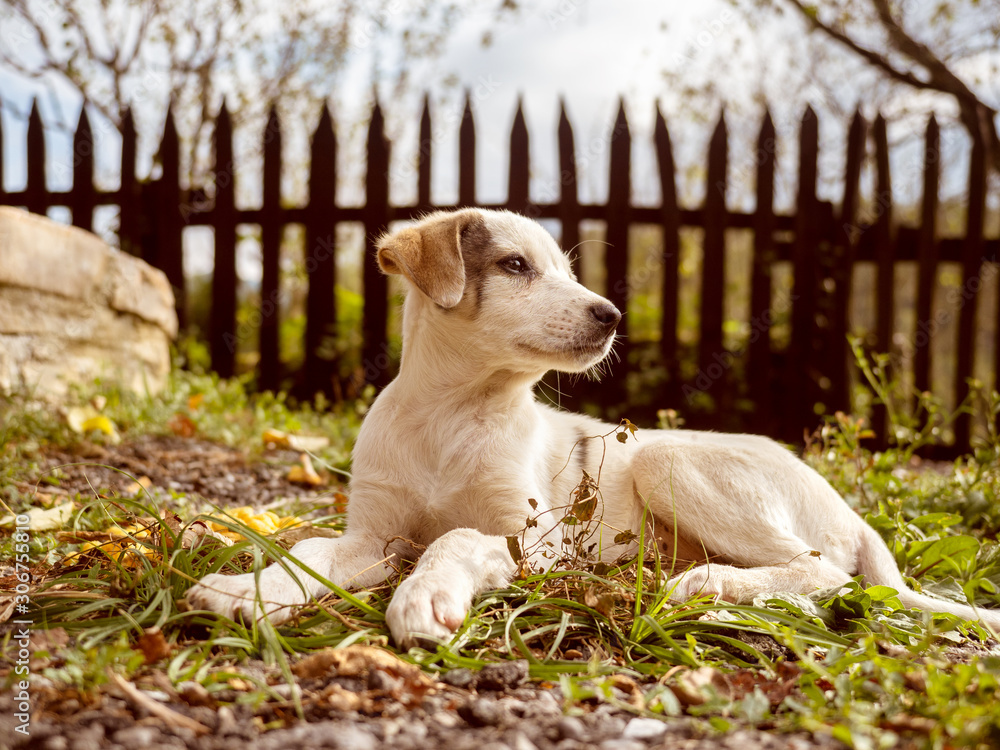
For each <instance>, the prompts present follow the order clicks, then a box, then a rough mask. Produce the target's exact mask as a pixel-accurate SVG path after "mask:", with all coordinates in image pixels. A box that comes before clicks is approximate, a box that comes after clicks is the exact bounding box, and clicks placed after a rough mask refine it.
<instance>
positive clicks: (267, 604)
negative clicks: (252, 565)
mask: <svg viewBox="0 0 1000 750" xmlns="http://www.w3.org/2000/svg"><path fill="white" fill-rule="evenodd" d="M277 572H278V573H279V574H280V575H275V571H273V570H272V569H271V568H268V569H267V570H263V571H261V573H260V575H259V579H258V577H257V576H255V575H254V574H253V573H244V574H243V575H236V576H224V575H220V574H218V573H211V574H209V575H207V576H205V577H204V578H202V579H201V581H199V582H198V583H196V584H195V585H194V586H192V587H191V588H189V589H188V590H187V593H186V594H185V597H184V598H185V599H186V600H187V602H188V604H189V605H191V606H192V607H193V608H195V609H207V610H210V611H212V612H218V613H219V614H220V615H225V616H226V617H229V618H232V619H234V620H242V621H243V622H244V623H247V624H249V623H251V622H253V621H255V620H260V619H262V618H263V617H267V619H268V620H270V621H271V622H272V623H273V624H274V625H280V624H281V623H283V622H286V621H287V620H289V619H290V618H291V616H292V614H293V612H292V610H293V608H294V606H295V605H299V604H304V603H305V601H306V599H305V595H304V594H303V592H302V589H301V587H300V586H299V584H298V582H296V581H295V580H293V579H292V577H291V576H289V575H288V574H287V573H286V572H285V571H283V570H280V569H279V570H278V571H277ZM258 580H259V588H260V595H259V596H258V593H257V592H258Z"/></svg>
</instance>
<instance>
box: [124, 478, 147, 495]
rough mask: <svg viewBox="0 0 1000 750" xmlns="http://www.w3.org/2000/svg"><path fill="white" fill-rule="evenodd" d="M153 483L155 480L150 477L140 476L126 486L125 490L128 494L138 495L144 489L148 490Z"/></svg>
mask: <svg viewBox="0 0 1000 750" xmlns="http://www.w3.org/2000/svg"><path fill="white" fill-rule="evenodd" d="M152 485H153V480H152V479H150V478H149V477H139V478H138V479H137V480H136V481H134V482H132V484H130V485H129V486H128V487H126V488H125V489H124V490H123V492H124V493H125V494H126V495H138V494H139V493H141V492H142V491H143V490H148V489H149V488H150V487H151V486H152Z"/></svg>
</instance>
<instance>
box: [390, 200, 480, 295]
mask: <svg viewBox="0 0 1000 750" xmlns="http://www.w3.org/2000/svg"><path fill="white" fill-rule="evenodd" d="M482 221H483V219H482V215H481V214H480V213H479V211H477V210H475V209H467V210H464V211H453V212H450V213H444V212H441V213H437V214H432V215H431V216H429V217H427V218H426V219H424V220H423V221H422V222H420V223H419V224H417V225H416V226H414V227H408V228H406V229H401V230H400V231H398V232H394V233H393V234H390V235H387V236H385V237H383V238H382V239H380V240H379V242H378V256H377V257H378V264H379V268H381V269H382V270H383V271H384V272H385V273H398V274H402V275H403V276H405V277H406V278H407V279H408V280H409V281H410V283H412V284H413V285H414V286H416V287H417V288H418V289H419V290H420V291H421V292H423V293H424V294H425V295H427V296H428V297H430V299H432V300H433V301H434V302H435V303H437V304H438V305H440V306H441V307H444V308H452V307H454V306H455V305H457V304H458V303H459V302H461V301H462V295H463V293H464V292H465V265H464V263H463V260H462V233H463V231H464V230H465V229H466V228H468V227H469V226H470V225H471V224H472V223H474V222H482Z"/></svg>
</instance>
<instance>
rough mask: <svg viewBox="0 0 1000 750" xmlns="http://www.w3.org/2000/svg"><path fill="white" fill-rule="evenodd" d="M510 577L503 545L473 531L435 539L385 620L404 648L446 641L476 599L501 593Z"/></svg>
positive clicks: (502, 541)
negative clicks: (427, 638)
mask: <svg viewBox="0 0 1000 750" xmlns="http://www.w3.org/2000/svg"><path fill="white" fill-rule="evenodd" d="M513 574H514V562H513V560H512V559H511V556H510V552H508V550H507V540H506V539H505V538H504V537H501V536H489V535H486V534H483V533H481V532H479V531H476V530H475V529H454V530H452V531H449V532H448V533H447V534H444V535H443V536H441V537H439V538H438V539H437V540H435V541H434V542H433V543H432V544H431V545H430V546H429V547H428V548H427V551H426V552H424V554H423V555H422V556H421V558H420V562H419V563H418V564H417V567H416V570H414V571H413V573H412V574H411V575H410V577H409V578H407V579H406V580H405V581H403V582H402V583H401V584H400V585H399V588H398V589H397V590H396V593H395V595H394V596H393V597H392V601H391V602H390V603H389V608H388V609H387V610H386V613H385V619H386V622H387V623H388V625H389V629H390V630H391V631H392V637H393V638H394V639H395V641H396V643H397V644H398V645H399V646H400V647H402V648H408V647H409V646H411V645H413V643H414V642H415V641H416V639H417V638H418V637H420V636H430V637H432V638H442V639H443V638H448V637H449V636H450V635H451V634H452V633H453V632H454V631H455V630H457V629H458V628H459V626H461V624H462V621H463V620H464V619H465V615H466V613H467V612H468V611H469V607H470V606H472V599H473V597H474V596H476V595H477V594H480V593H482V592H483V591H489V590H490V589H494V588H499V587H500V586H503V585H504V584H505V583H507V581H509V580H510V578H511V576H512V575H513Z"/></svg>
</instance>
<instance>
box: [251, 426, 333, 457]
mask: <svg viewBox="0 0 1000 750" xmlns="http://www.w3.org/2000/svg"><path fill="white" fill-rule="evenodd" d="M261 437H262V438H263V440H264V445H265V446H267V447H268V448H271V449H274V448H284V449H286V450H293V451H306V452H308V453H315V452H316V451H320V450H323V449H324V448H326V447H327V446H328V445H329V444H330V438H328V437H323V436H312V435H291V434H289V433H287V432H282V431H281V430H264V434H263V435H262V436H261Z"/></svg>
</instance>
